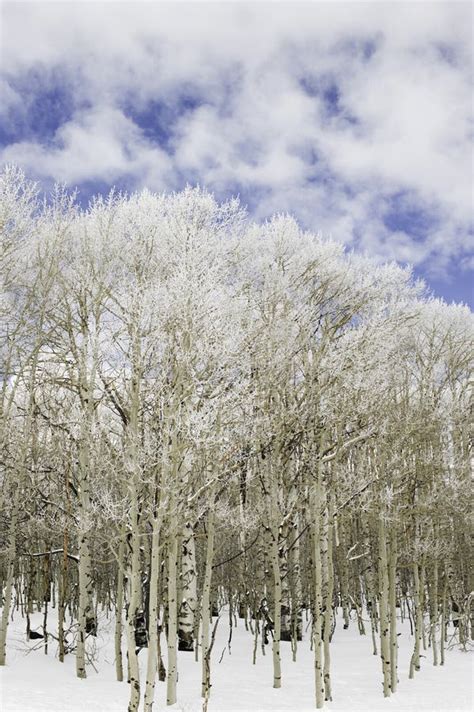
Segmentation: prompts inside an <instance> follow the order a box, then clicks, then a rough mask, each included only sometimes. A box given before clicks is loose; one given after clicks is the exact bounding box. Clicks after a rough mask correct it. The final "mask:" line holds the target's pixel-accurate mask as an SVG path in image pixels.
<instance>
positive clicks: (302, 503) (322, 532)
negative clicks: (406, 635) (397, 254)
mask: <svg viewBox="0 0 474 712" xmlns="http://www.w3.org/2000/svg"><path fill="white" fill-rule="evenodd" d="M0 231H1V239H2V256H1V260H2V261H1V270H2V286H3V289H2V296H1V302H0V311H1V362H2V371H1V414H2V419H1V435H0V438H1V448H0V451H1V466H0V472H1V474H0V477H1V482H0V487H1V489H0V496H1V505H0V554H1V556H0V582H1V589H0V590H1V591H2V610H1V622H0V665H5V664H6V663H7V661H8V654H9V651H8V646H7V645H6V639H7V630H8V625H9V623H10V621H11V619H12V616H20V617H22V618H23V619H24V625H25V631H26V635H27V637H30V636H31V634H32V631H31V630H30V616H31V614H32V613H33V611H41V613H42V616H43V618H42V620H43V625H42V627H41V630H40V632H39V634H40V636H41V639H42V642H43V645H44V648H45V652H47V653H48V646H49V654H50V655H51V654H52V655H54V654H55V651H56V650H57V654H58V656H59V659H60V660H61V661H63V660H64V658H65V656H66V655H69V656H75V661H76V671H77V676H78V677H80V678H86V677H87V675H88V674H89V669H90V664H92V663H93V652H92V647H91V646H92V643H93V640H94V637H95V636H96V635H97V631H98V626H100V621H101V616H102V615H105V616H107V617H109V618H111V619H112V620H114V626H115V627H114V631H115V668H116V677H117V680H118V681H119V682H118V683H117V684H119V683H120V684H123V685H126V684H127V682H128V683H129V692H130V701H129V707H128V710H129V712H135V711H136V710H138V709H143V710H144V711H145V712H150V711H151V709H152V705H153V701H154V697H155V682H156V680H157V678H158V679H160V680H162V681H163V680H166V701H167V704H169V705H173V704H174V703H175V702H176V701H177V694H178V692H179V684H178V683H177V680H178V650H181V651H188V652H187V654H189V655H190V656H195V657H196V664H197V665H199V666H201V669H202V675H201V690H200V691H199V690H198V691H197V693H198V694H199V692H201V695H202V698H203V708H204V709H206V708H207V702H208V700H209V696H210V695H211V694H212V693H211V685H212V675H213V657H212V648H213V641H214V634H215V626H216V624H217V621H218V620H219V617H218V616H219V614H222V611H225V619H226V620H229V621H230V626H232V621H234V620H237V618H239V619H242V623H241V624H242V625H243V626H245V630H246V631H247V634H248V636H249V637H250V638H251V639H252V640H253V641H254V644H253V651H254V652H253V655H254V660H253V661H252V660H251V659H249V665H252V662H255V657H256V656H257V654H259V650H260V648H261V646H262V645H263V646H266V648H267V652H268V654H270V655H271V656H272V660H273V686H274V687H275V688H279V687H281V686H284V685H285V675H286V674H287V671H286V670H285V669H284V666H283V665H282V662H281V655H280V653H281V648H282V646H289V647H290V648H291V651H292V654H293V657H294V658H296V657H297V655H298V647H299V646H300V645H303V644H304V645H311V650H312V654H313V656H314V679H313V680H308V685H313V686H314V704H315V706H316V707H317V708H322V707H324V704H325V701H328V700H331V699H332V698H333V697H334V698H336V697H337V694H338V691H337V689H336V688H333V686H332V685H331V639H332V635H333V632H334V626H335V624H336V614H338V617H337V624H338V625H340V624H341V621H342V623H343V627H344V628H346V627H348V626H349V625H351V626H356V627H358V629H359V632H360V634H361V635H367V636H371V638H372V646H373V654H374V655H378V656H379V657H380V683H381V684H380V690H381V692H380V694H381V695H382V694H383V695H384V696H385V697H388V696H390V695H392V694H394V693H396V690H397V683H398V681H399V679H400V676H401V675H404V676H409V677H413V676H415V675H418V674H420V675H421V674H423V672H419V671H420V667H421V666H424V665H430V664H434V665H443V664H444V663H445V661H446V662H449V661H447V657H448V655H447V646H446V641H447V636H448V629H449V631H450V635H451V634H453V635H454V636H455V640H456V644H457V645H459V646H461V647H464V648H466V647H467V646H469V645H470V640H471V639H472V636H473V633H474V602H473V594H472V593H470V592H471V591H472V590H473V588H474V586H473V581H472V568H470V567H469V561H470V558H469V557H470V548H469V547H470V543H469V539H468V531H469V515H470V505H469V498H470V483H471V476H472V449H471V446H470V441H469V437H470V431H469V422H470V417H471V416H472V407H473V400H472V390H471V386H470V381H469V379H470V369H471V366H472V346H473V334H474V329H473V319H472V314H471V312H470V311H469V309H468V308H467V307H465V306H462V305H455V304H453V305H447V304H446V303H444V302H442V301H439V300H437V299H434V298H432V297H429V296H427V295H426V294H425V291H424V289H425V288H424V286H423V285H422V284H420V283H418V282H416V281H415V280H414V279H413V277H412V275H411V272H410V270H409V269H404V268H401V267H400V266H398V265H396V264H379V263H377V262H376V261H374V260H372V259H371V258H368V257H364V256H361V255H358V254H355V253H352V252H349V251H347V250H346V249H344V247H343V246H341V245H340V244H338V243H336V242H333V241H330V240H326V239H323V238H322V237H321V236H318V235H314V234H311V233H309V232H307V231H304V230H303V229H301V228H300V227H299V226H298V224H297V223H296V222H295V220H294V219H292V218H291V217H289V216H287V215H277V216H275V217H273V218H272V219H271V220H269V221H267V222H264V223H261V224H256V223H255V222H253V221H252V220H251V219H250V218H249V216H248V215H247V214H246V211H245V210H244V209H243V208H242V206H241V205H240V204H239V202H238V200H231V201H228V202H224V203H222V204H220V203H219V202H218V201H216V199H215V198H214V197H213V196H212V195H210V194H209V193H207V192H206V191H204V190H201V189H197V188H186V189H185V190H184V191H182V192H179V193H173V194H163V195H156V194H153V193H151V192H148V191H146V190H145V191H143V192H140V193H137V194H133V195H130V196H128V195H122V194H117V193H114V192H112V193H111V194H110V195H109V196H108V197H107V198H102V197H98V198H95V199H94V200H92V201H91V203H90V204H89V207H88V208H87V209H83V208H81V207H80V206H79V205H78V204H77V202H76V200H75V196H74V195H73V194H69V193H68V192H66V191H65V190H64V189H62V188H55V189H54V191H53V193H52V196H51V198H50V199H48V200H47V201H46V200H42V199H40V197H39V193H38V192H37V189H36V187H35V185H34V184H33V183H31V182H30V181H29V180H27V179H26V178H25V176H24V175H23V174H22V172H21V171H20V170H19V169H17V168H15V167H7V168H6V169H5V170H4V171H3V173H2V174H1V177H0ZM52 609H56V610H55V615H56V616H57V621H58V623H57V630H56V629H55V633H54V635H53V633H51V632H50V629H49V628H48V621H49V620H50V618H51V615H52ZM405 619H407V620H409V621H410V625H411V629H412V646H413V654H412V658H411V663H410V666H409V669H408V670H406V669H405V670H402V669H400V666H399V665H398V664H397V650H398V636H397V632H398V629H397V626H399V625H400V622H401V621H404V620H405ZM224 624H225V623H221V625H224ZM306 626H308V627H309V631H310V636H309V641H308V640H305V641H304V642H301V640H302V636H303V628H304V627H306ZM230 630H231V631H232V628H231V629H230ZM37 635H38V633H37ZM125 651H126V653H125ZM165 652H166V655H165ZM139 656H140V660H142V659H143V658H146V661H147V662H146V675H144V674H143V670H142V673H141V674H140V666H139ZM422 658H423V659H422ZM165 662H166V665H165ZM84 684H85V685H87V682H85V683H84Z"/></svg>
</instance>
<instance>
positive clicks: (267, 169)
mask: <svg viewBox="0 0 474 712" xmlns="http://www.w3.org/2000/svg"><path fill="white" fill-rule="evenodd" d="M471 26H472V6H471V5H470V4H469V3H461V2H449V3H445V2H433V3H431V2H412V3H398V2H383V1H381V2H368V3H363V2H349V3H342V2H334V3H329V2H321V3H319V2H313V3H310V2H308V3H301V4H300V3H295V2H291V3H290V2H282V3H259V2H253V3H244V2H236V3H227V2H222V3H203V2H192V3H182V2H173V3H171V2H170V3H162V2H157V3H153V4H152V3H148V2H134V3H132V2H104V3H100V2H93V3H92V2H49V3H46V2H41V1H40V2H4V3H3V4H2V9H1V70H0V163H1V164H4V163H15V164H18V165H20V166H21V167H23V168H24V170H25V171H26V173H27V174H28V175H29V176H30V177H31V178H35V179H37V180H39V182H40V185H41V186H42V187H43V188H44V189H45V190H48V189H49V188H50V187H51V186H52V184H53V183H54V182H55V181H59V182H65V183H67V184H68V185H70V186H76V185H77V186H78V187H79V190H80V192H79V199H80V200H81V201H82V202H83V203H84V204H87V202H88V200H89V198H90V197H91V195H93V194H95V193H98V192H99V193H100V192H108V191H109V190H110V188H111V187H112V186H116V187H117V188H119V189H123V190H128V191H132V190H136V189H140V188H142V187H145V186H146V187H148V188H150V189H151V190H156V191H163V190H179V189H181V188H183V187H184V186H185V185H186V184H187V183H191V184H198V183H199V184H200V185H202V186H204V187H206V188H207V189H209V190H211V191H213V192H214V193H215V194H216V197H217V198H218V199H225V198H228V197H229V196H231V195H239V196H240V199H241V201H242V202H243V203H244V204H246V205H247V206H248V209H249V211H250V213H251V214H252V216H254V217H256V218H257V219H263V218H266V217H269V216H270V215H271V214H273V213H275V212H282V211H283V212H285V211H288V212H290V213H292V214H293V215H295V216H296V217H297V218H298V220H299V222H300V223H301V224H302V225H303V227H306V228H309V229H311V230H313V231H314V230H316V231H321V232H322V233H323V234H326V235H330V236H332V238H333V239H335V240H337V241H340V242H343V243H345V244H347V245H348V246H350V247H351V248H355V249H356V250H360V251H366V252H368V253H369V254H371V255H373V256H376V257H378V258H380V259H381V260H391V259H395V260H397V261H399V262H401V263H407V262H408V263H411V264H413V265H414V267H415V273H416V274H417V275H418V276H423V277H424V278H425V279H426V280H427V281H428V283H429V284H430V285H431V287H432V288H433V289H434V291H435V293H436V294H438V295H441V296H443V297H445V298H446V299H447V300H448V301H451V300H452V299H455V300H457V301H464V302H467V303H469V302H471V304H472V289H471V287H470V283H471V280H472V263H473V257H472V245H473V241H472V235H473V231H472V187H473V184H472V175H471V164H472V150H471V139H470V136H471V134H470V120H471V66H472V36H471Z"/></svg>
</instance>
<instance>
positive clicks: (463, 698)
mask: <svg viewBox="0 0 474 712" xmlns="http://www.w3.org/2000/svg"><path fill="white" fill-rule="evenodd" d="M50 625H51V624H50ZM40 626H41V615H40V614H35V615H34V616H32V625H31V627H32V630H35V629H38V630H39V629H40ZM25 627H26V626H25V620H24V619H22V618H21V616H20V615H19V614H18V613H17V614H16V616H15V619H14V621H13V623H11V624H10V626H9V634H8V647H7V652H8V660H7V666H6V667H4V668H0V709H1V710H2V712H126V709H127V703H128V694H129V693H128V685H127V684H126V683H125V682H124V683H118V682H116V680H115V667H114V652H113V630H114V622H113V619H109V620H103V621H102V622H101V627H100V632H99V635H98V637H97V639H96V640H95V641H94V645H95V648H96V650H95V659H94V666H95V668H96V669H94V667H92V666H88V678H87V680H79V679H77V678H76V676H75V659H74V655H68V656H66V660H65V662H64V663H60V662H59V661H58V659H57V643H56V641H51V642H50V644H49V651H48V652H49V654H48V655H45V654H44V650H43V648H42V645H41V643H42V641H28V642H27V641H26V636H25ZM400 630H401V635H400V637H399V642H400V652H399V681H400V682H399V687H398V691H397V693H396V694H395V695H393V696H392V697H391V698H388V699H384V698H383V696H382V684H381V674H380V658H379V657H378V656H374V655H373V654H372V642H371V636H370V625H367V632H368V635H365V636H360V635H359V633H358V629H357V623H356V621H353V622H352V623H351V625H350V627H349V629H348V630H343V628H342V622H341V620H338V622H337V627H336V631H335V633H334V638H333V642H332V645H331V658H332V688H333V700H334V701H333V702H331V703H326V706H325V709H327V710H329V711H330V710H337V711H338V712H341V711H342V710H347V712H349V711H350V712H352V711H355V710H367V712H369V711H370V712H375V710H377V711H383V712H402V711H403V712H415V711H416V712H422V711H426V712H428V711H429V712H437V711H438V710H439V711H441V710H443V711H445V712H447V711H448V710H449V711H451V712H454V711H455V710H456V711H458V710H459V711H460V710H463V711H464V710H471V709H472V708H473V686H472V671H473V670H472V662H473V656H472V654H471V653H466V652H462V651H460V650H458V649H456V648H452V649H450V650H449V651H447V653H446V664H445V665H444V666H443V667H438V668H435V667H434V666H433V664H432V654H431V649H429V648H428V650H427V651H424V652H423V654H424V655H425V656H426V657H423V658H422V663H421V671H420V672H419V673H417V674H416V678H415V679H414V680H409V679H408V667H409V660H410V655H411V649H412V638H410V635H409V625H408V623H407V622H405V623H404V624H403V625H401V626H400ZM452 633H453V629H452V628H450V629H449V636H451V635H452ZM228 638H229V623H228V615H227V614H225V615H223V616H222V617H221V619H220V621H219V625H218V628H217V634H216V640H215V645H214V649H213V653H212V666H211V675H212V695H211V699H210V701H209V707H208V710H209V712H232V711H235V712H263V711H265V712H270V710H271V711H272V712H279V711H280V710H281V711H282V712H283V710H284V711H285V712H309V710H314V691H313V690H314V687H313V679H314V677H313V656H312V653H311V651H310V648H309V641H308V640H305V641H303V642H302V643H300V644H299V647H298V652H297V661H296V662H293V661H292V656H291V650H290V644H289V643H282V644H281V647H282V688H281V689H280V690H274V689H273V687H272V683H273V680H272V654H271V644H270V645H268V646H266V654H265V655H262V648H261V645H259V646H258V651H257V661H256V665H253V664H252V651H253V637H252V635H251V634H250V633H248V632H246V631H245V627H244V623H243V621H241V620H239V621H238V625H237V627H234V628H233V633H232V641H231V646H230V650H229V648H228V645H227V641H228ZM38 642H39V643H40V645H36V646H35V643H38ZM139 658H140V660H141V668H142V673H143V677H144V670H145V667H146V650H142V651H141V652H140V655H139ZM124 659H125V658H124ZM165 664H166V658H165ZM200 671H201V665H200V663H196V662H195V660H194V654H192V653H179V680H178V703H177V704H176V705H174V706H173V707H171V708H170V707H166V705H165V697H166V683H160V682H157V684H156V689H155V704H154V710H156V712H162V711H163V710H165V709H167V710H177V711H178V710H179V711H181V712H198V711H199V710H201V709H202V702H201V700H200V697H199V691H200Z"/></svg>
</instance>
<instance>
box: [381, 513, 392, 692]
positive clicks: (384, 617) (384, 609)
mask: <svg viewBox="0 0 474 712" xmlns="http://www.w3.org/2000/svg"><path fill="white" fill-rule="evenodd" d="M387 567H388V562H387V542H386V536H385V522H384V515H383V513H382V512H381V513H380V515H379V598H380V602H379V606H380V658H381V660H382V673H383V694H384V697H389V696H390V686H391V672H390V623H389V607H388V589H389V583H388V568H387Z"/></svg>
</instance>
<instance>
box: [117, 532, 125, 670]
mask: <svg viewBox="0 0 474 712" xmlns="http://www.w3.org/2000/svg"><path fill="white" fill-rule="evenodd" d="M124 569H125V534H123V533H122V535H121V538H120V544H119V551H118V562H117V593H116V602H115V674H116V677H117V681H118V682H123V660H122V628H123V621H122V615H123V574H124Z"/></svg>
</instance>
